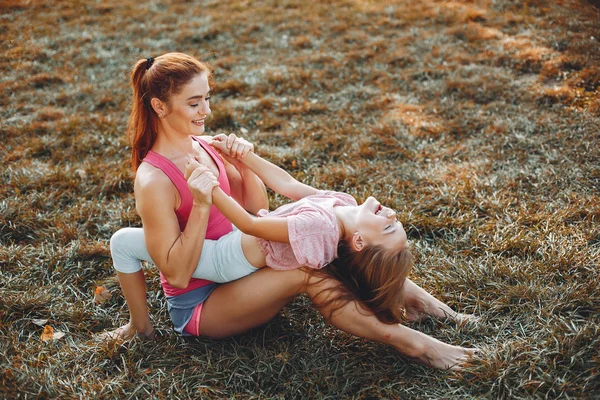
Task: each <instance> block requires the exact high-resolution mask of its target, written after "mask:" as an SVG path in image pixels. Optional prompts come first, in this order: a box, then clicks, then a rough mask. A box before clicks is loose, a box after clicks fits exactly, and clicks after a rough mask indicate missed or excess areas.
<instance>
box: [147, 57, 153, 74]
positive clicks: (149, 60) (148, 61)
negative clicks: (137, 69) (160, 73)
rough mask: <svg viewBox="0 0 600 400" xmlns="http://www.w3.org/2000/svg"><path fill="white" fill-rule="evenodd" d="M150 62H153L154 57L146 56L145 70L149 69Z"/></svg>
mask: <svg viewBox="0 0 600 400" xmlns="http://www.w3.org/2000/svg"><path fill="white" fill-rule="evenodd" d="M152 64H154V57H148V58H146V71H147V70H149V69H150V67H151V66H152Z"/></svg>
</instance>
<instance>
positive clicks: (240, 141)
mask: <svg viewBox="0 0 600 400" xmlns="http://www.w3.org/2000/svg"><path fill="white" fill-rule="evenodd" d="M210 144H211V146H213V147H214V148H215V149H217V150H218V151H219V152H221V154H224V155H226V156H229V157H231V158H235V159H238V160H240V159H242V158H244V157H245V156H246V155H247V154H248V153H250V152H254V145H253V144H252V143H250V142H249V141H247V140H246V139H244V138H240V137H237V136H236V135H235V134H234V133H232V134H230V135H229V136H227V135H225V134H223V133H221V134H219V135H216V136H213V138H212V141H211V143H210Z"/></svg>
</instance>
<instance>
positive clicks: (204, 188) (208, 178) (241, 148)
mask: <svg viewBox="0 0 600 400" xmlns="http://www.w3.org/2000/svg"><path fill="white" fill-rule="evenodd" d="M209 144H210V145H211V146H212V147H213V148H214V149H215V150H217V151H218V152H219V153H220V154H221V155H222V156H223V157H224V158H225V159H226V160H227V161H228V162H230V163H232V164H234V166H236V167H237V166H238V165H239V163H238V160H240V159H242V158H244V157H245V156H246V155H247V154H248V153H249V152H253V151H254V145H252V143H250V142H248V141H247V140H245V139H243V138H239V137H237V136H236V135H235V134H233V133H232V134H230V135H225V134H219V135H216V136H214V137H213V138H212V140H211V141H210V143H209ZM185 178H186V179H187V183H188V187H189V189H190V191H191V192H192V196H193V197H194V204H195V205H199V206H210V205H211V204H212V191H213V189H214V188H215V187H217V186H219V180H218V179H217V177H216V176H215V174H213V173H212V171H211V170H210V169H209V168H208V167H207V166H206V165H203V164H201V163H200V162H198V160H197V159H196V158H195V157H190V158H189V159H188V161H187V162H186V164H185Z"/></svg>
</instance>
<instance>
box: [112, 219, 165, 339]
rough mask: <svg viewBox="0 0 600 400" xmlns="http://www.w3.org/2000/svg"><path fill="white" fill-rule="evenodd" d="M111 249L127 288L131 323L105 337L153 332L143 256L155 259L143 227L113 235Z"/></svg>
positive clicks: (125, 294) (120, 277)
mask: <svg viewBox="0 0 600 400" xmlns="http://www.w3.org/2000/svg"><path fill="white" fill-rule="evenodd" d="M110 252H111V256H112V259H113V265H114V267H115V269H116V270H117V277H118V278H119V284H120V285H121V289H122V290H123V295H124V296H125V301H126V302H127V307H128V308H129V316H130V320H129V322H128V323H127V324H125V325H123V326H121V327H119V328H117V329H115V330H112V331H109V332H105V333H103V334H102V337H105V338H114V339H128V338H130V337H132V336H133V335H135V334H136V333H137V334H140V335H143V336H152V334H153V333H154V327H153V326H152V322H151V321H150V315H149V314H148V306H147V302H146V279H145V276H144V271H143V270H142V266H141V262H140V261H141V260H144V261H152V259H151V258H150V255H149V254H148V250H147V249H146V245H145V241H144V231H143V229H141V228H123V229H120V230H118V231H117V232H115V233H114V234H113V236H112V237H111V238H110Z"/></svg>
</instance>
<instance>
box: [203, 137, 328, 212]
mask: <svg viewBox="0 0 600 400" xmlns="http://www.w3.org/2000/svg"><path fill="white" fill-rule="evenodd" d="M211 145H212V146H213V147H215V148H216V149H217V150H219V151H220V152H221V153H222V154H223V155H224V156H225V157H226V158H228V157H229V158H234V159H235V157H237V154H232V148H230V147H227V142H226V141H225V140H221V139H220V138H219V137H218V136H215V137H214V138H213V141H212V143H211ZM237 161H238V162H241V163H242V164H243V165H244V166H246V167H247V168H249V169H250V170H251V171H252V172H254V173H255V174H256V175H257V176H258V177H259V178H260V179H261V180H262V181H263V182H264V183H265V184H266V185H267V186H268V187H270V188H271V189H273V190H274V191H275V192H276V193H279V194H281V195H283V196H286V197H288V198H290V199H292V200H300V199H301V198H303V197H306V196H309V195H311V194H315V193H317V189H315V188H313V187H312V186H309V185H305V184H304V183H302V182H298V181H297V180H296V179H294V177H292V176H291V175H290V174H289V173H287V172H286V171H285V170H283V169H282V168H279V167H278V166H276V165H275V164H272V163H270V162H269V161H267V160H265V159H263V158H261V157H259V156H257V155H256V154H255V153H254V152H248V153H247V154H246V155H244V156H242V157H240V158H238V159H237Z"/></svg>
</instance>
